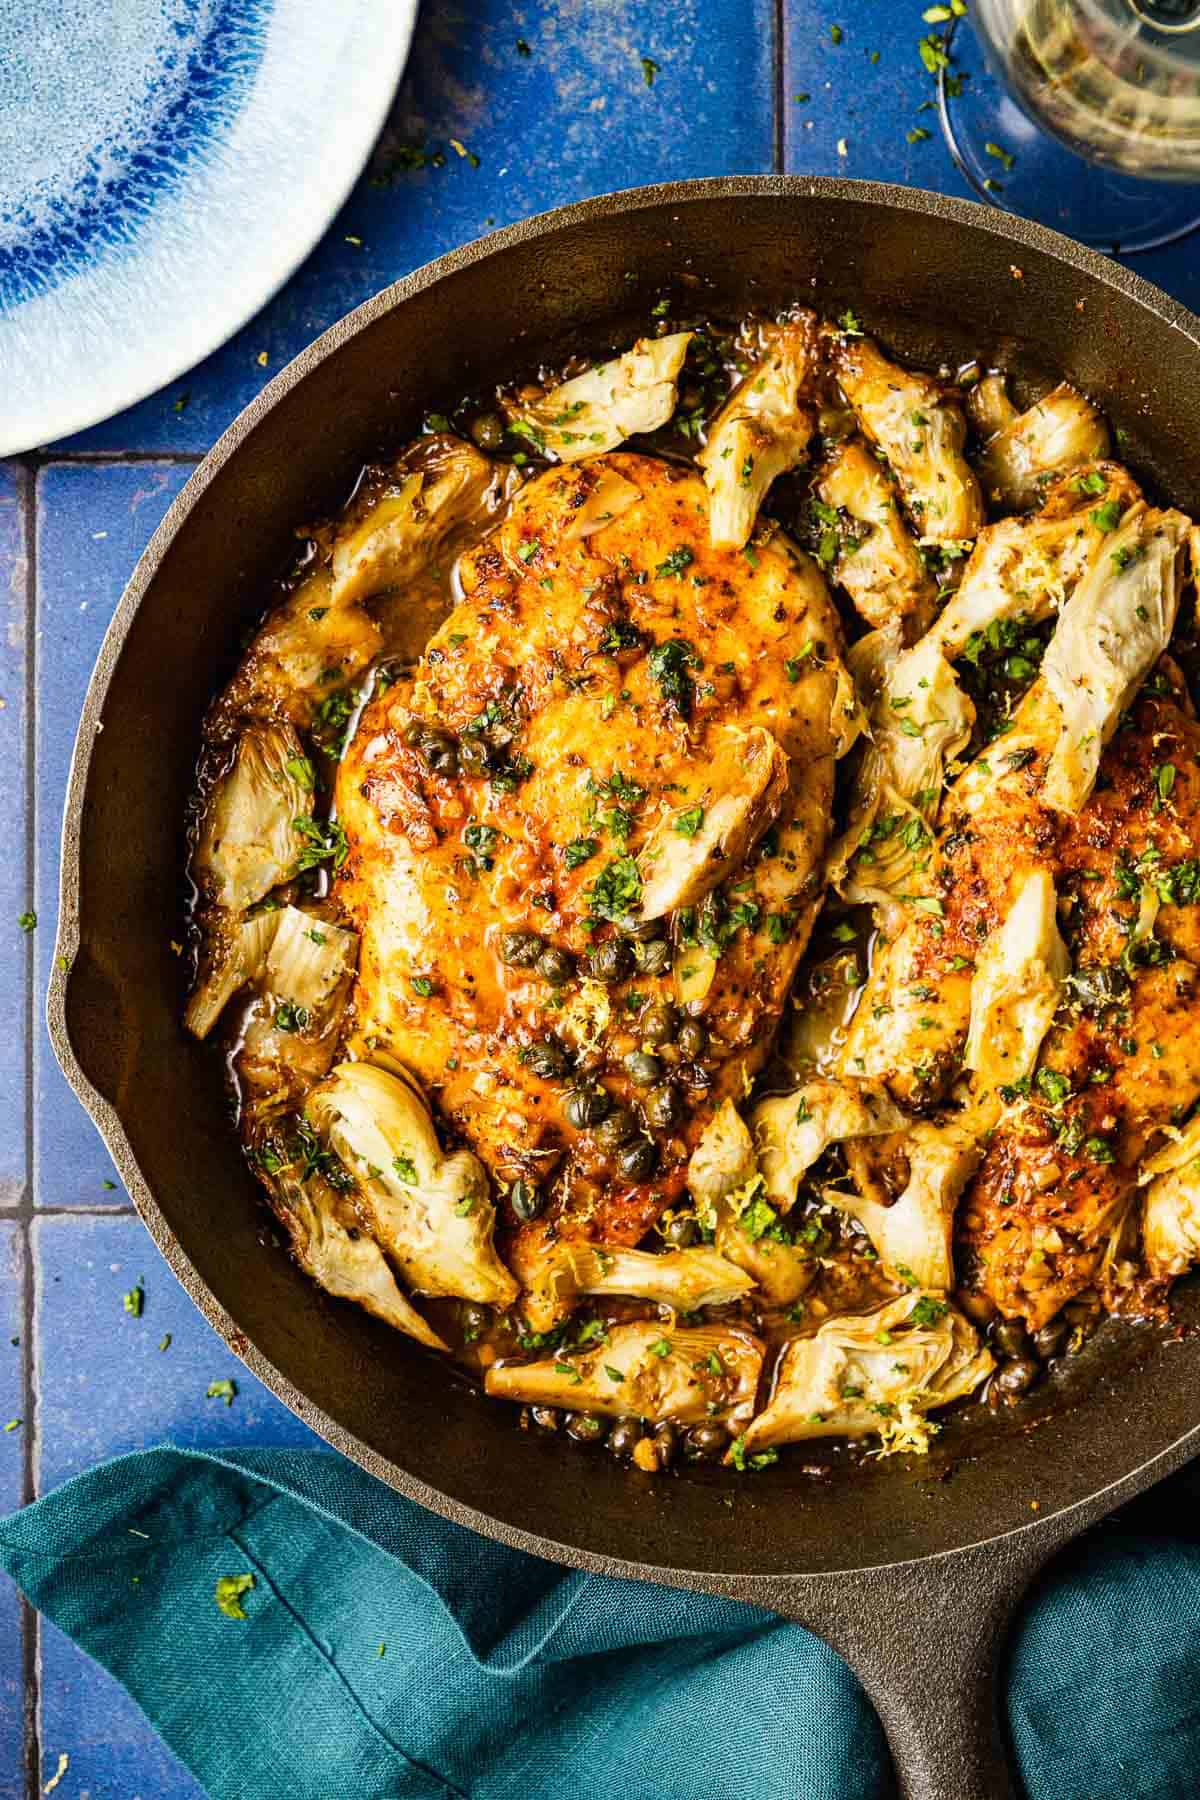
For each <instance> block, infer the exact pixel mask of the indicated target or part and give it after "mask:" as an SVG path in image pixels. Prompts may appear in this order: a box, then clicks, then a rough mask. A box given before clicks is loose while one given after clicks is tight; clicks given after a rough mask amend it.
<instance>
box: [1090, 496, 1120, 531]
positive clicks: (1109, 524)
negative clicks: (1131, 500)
mask: <svg viewBox="0 0 1200 1800" xmlns="http://www.w3.org/2000/svg"><path fill="white" fill-rule="evenodd" d="M1088 518H1089V519H1090V520H1091V522H1092V524H1093V525H1094V526H1095V527H1096V530H1097V531H1115V530H1116V529H1117V526H1118V525H1119V524H1120V523H1121V502H1120V501H1119V500H1106V501H1105V502H1104V505H1103V506H1097V507H1095V508H1094V509H1093V510H1092V511H1091V512H1090V513H1089V514H1088Z"/></svg>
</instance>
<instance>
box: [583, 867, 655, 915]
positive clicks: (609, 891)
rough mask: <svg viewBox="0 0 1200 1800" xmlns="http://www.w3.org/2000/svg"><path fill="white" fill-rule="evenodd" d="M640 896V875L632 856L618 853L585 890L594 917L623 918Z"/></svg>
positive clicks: (632, 908) (631, 909)
mask: <svg viewBox="0 0 1200 1800" xmlns="http://www.w3.org/2000/svg"><path fill="white" fill-rule="evenodd" d="M641 897H642V877H641V875H640V873H639V871H638V866H637V864H636V863H635V862H634V860H633V858H632V856H617V857H614V858H613V860H612V862H610V863H608V864H607V866H606V867H605V868H603V869H602V870H601V872H600V874H599V875H597V877H596V879H595V881H594V882H593V883H592V886H591V888H590V890H589V892H588V896H587V899H588V906H589V908H590V910H591V912H592V915H593V917H594V918H597V919H614V920H615V919H623V918H625V917H626V915H627V914H629V913H631V912H632V911H633V910H634V908H635V907H636V906H637V904H638V902H639V901H640V900H641Z"/></svg>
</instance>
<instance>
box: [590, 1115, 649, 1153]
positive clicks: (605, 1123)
mask: <svg viewBox="0 0 1200 1800" xmlns="http://www.w3.org/2000/svg"><path fill="white" fill-rule="evenodd" d="M640 1130H641V1127H640V1126H639V1124H638V1120H637V1114H636V1113H635V1112H633V1111H632V1110H631V1109H630V1108H629V1107H628V1106H614V1108H613V1110H612V1111H611V1112H610V1113H609V1115H608V1117H607V1119H602V1120H601V1121H600V1123H599V1125H597V1127H596V1142H597V1143H598V1144H600V1145H601V1146H602V1148H603V1149H605V1150H619V1149H620V1148H621V1145H622V1144H627V1143H628V1142H629V1140H630V1139H631V1138H635V1137H636V1136H637V1135H638V1132H639V1131H640Z"/></svg>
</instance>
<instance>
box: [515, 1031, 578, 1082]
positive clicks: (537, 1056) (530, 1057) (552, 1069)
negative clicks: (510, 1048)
mask: <svg viewBox="0 0 1200 1800" xmlns="http://www.w3.org/2000/svg"><path fill="white" fill-rule="evenodd" d="M523 1060H524V1062H525V1063H526V1065H527V1066H528V1067H529V1068H531V1069H532V1070H533V1072H534V1074H535V1075H540V1076H541V1078H542V1080H543V1081H559V1080H561V1078H562V1077H563V1076H564V1075H565V1074H566V1072H567V1068H568V1063H567V1053H566V1051H565V1050H564V1049H563V1047H562V1045H561V1044H556V1043H555V1042H554V1040H553V1039H552V1038H547V1039H546V1040H545V1042H544V1043H541V1044H530V1046H529V1048H528V1050H526V1052H525V1055H524V1059H523Z"/></svg>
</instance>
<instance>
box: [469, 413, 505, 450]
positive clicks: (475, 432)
mask: <svg viewBox="0 0 1200 1800" xmlns="http://www.w3.org/2000/svg"><path fill="white" fill-rule="evenodd" d="M471 436H472V437H473V438H474V440H475V442H476V443H477V444H478V445H479V448H480V449H481V450H498V449H499V448H500V446H501V444H502V443H503V442H504V420H503V419H502V418H501V417H500V414H499V413H494V412H486V413H480V415H479V417H478V418H477V419H473V420H472V421H471Z"/></svg>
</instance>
